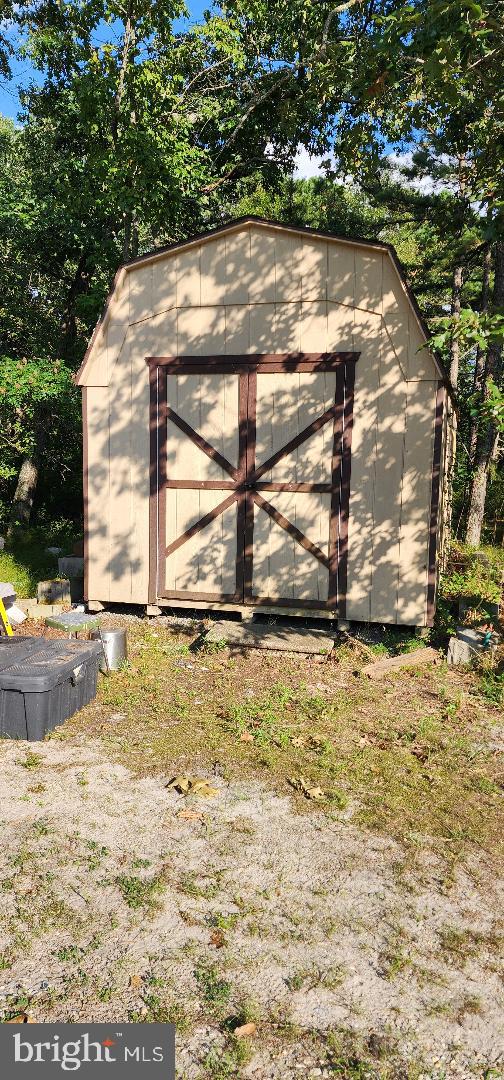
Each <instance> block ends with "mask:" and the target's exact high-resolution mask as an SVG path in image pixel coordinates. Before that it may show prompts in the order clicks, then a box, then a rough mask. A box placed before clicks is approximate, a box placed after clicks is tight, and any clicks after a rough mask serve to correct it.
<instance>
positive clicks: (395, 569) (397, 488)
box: [352, 338, 407, 623]
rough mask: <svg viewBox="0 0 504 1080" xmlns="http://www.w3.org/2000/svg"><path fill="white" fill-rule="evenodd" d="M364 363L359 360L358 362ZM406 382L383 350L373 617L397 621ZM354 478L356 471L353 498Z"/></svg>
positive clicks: (389, 352) (388, 350)
mask: <svg viewBox="0 0 504 1080" xmlns="http://www.w3.org/2000/svg"><path fill="white" fill-rule="evenodd" d="M359 363H360V361H359ZM406 390H407V384H406V383H405V382H404V381H403V380H402V379H401V377H400V372H399V370H398V366H397V361H396V357H395V355H394V352H393V350H392V349H391V348H390V347H387V342H386V338H384V347H383V349H382V354H381V362H380V383H379V387H378V417H377V453H376V486H375V499H374V545H373V579H372V591H371V610H370V618H371V621H372V622H385V623H393V622H395V621H396V617H397V589H398V573H399V529H400V515H401V482H402V472H403V456H404V440H405V413H406ZM354 489H355V480H354V476H353V471H352V494H353V491H354Z"/></svg>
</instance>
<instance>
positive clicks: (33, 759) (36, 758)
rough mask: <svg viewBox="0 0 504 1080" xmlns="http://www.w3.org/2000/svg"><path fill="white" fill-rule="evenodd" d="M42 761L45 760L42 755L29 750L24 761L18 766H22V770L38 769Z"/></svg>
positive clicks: (19, 762)
mask: <svg viewBox="0 0 504 1080" xmlns="http://www.w3.org/2000/svg"><path fill="white" fill-rule="evenodd" d="M42 761H43V758H41V756H40V754H34V753H33V750H27V751H26V756H25V758H24V760H23V761H18V762H17V764H18V765H21V768H22V769H38V767H39V765H41V764H42Z"/></svg>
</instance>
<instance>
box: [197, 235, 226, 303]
mask: <svg viewBox="0 0 504 1080" xmlns="http://www.w3.org/2000/svg"><path fill="white" fill-rule="evenodd" d="M200 269H201V303H202V304H225V302H226V293H227V274H226V247H225V244H223V243H222V241H221V240H212V241H209V242H208V243H206V244H202V245H201V255H200Z"/></svg>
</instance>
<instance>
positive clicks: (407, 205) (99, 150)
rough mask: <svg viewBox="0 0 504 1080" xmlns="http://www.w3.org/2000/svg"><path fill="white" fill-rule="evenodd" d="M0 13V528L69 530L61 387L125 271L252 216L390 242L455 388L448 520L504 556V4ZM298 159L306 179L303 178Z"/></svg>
mask: <svg viewBox="0 0 504 1080" xmlns="http://www.w3.org/2000/svg"><path fill="white" fill-rule="evenodd" d="M2 10H3V15H4V19H3V22H2V24H1V26H0V75H1V77H2V80H4V81H6V83H7V89H8V90H10V91H11V92H12V95H13V97H14V98H15V96H16V90H17V85H18V80H19V69H20V67H22V71H23V76H22V79H23V82H24V84H23V86H22V92H21V95H20V100H19V117H18V122H13V121H11V120H8V119H6V118H3V117H0V252H1V254H0V271H1V275H2V293H1V301H0V337H1V342H2V346H1V356H0V427H1V430H2V432H3V436H4V442H3V444H2V445H3V454H2V465H1V467H0V527H1V528H2V529H3V530H5V528H6V526H8V525H9V524H10V525H11V526H12V525H15V524H16V522H20V523H21V524H23V525H26V524H28V523H29V521H30V517H32V519H33V520H35V521H36V522H37V523H38V524H42V523H43V521H44V520H45V521H47V520H50V518H51V517H52V516H54V515H55V514H57V513H58V512H59V511H58V507H59V506H60V505H61V502H62V500H63V502H64V506H65V511H64V512H65V514H66V515H67V516H68V518H69V519H71V518H73V519H75V520H77V521H78V520H79V519H80V517H81V503H82V499H81V484H80V471H81V463H80V449H81V448H80V416H79V392H78V391H77V390H76V388H75V387H74V385H73V383H72V379H71V376H72V373H73V372H74V371H75V368H76V367H77V366H78V364H79V363H80V361H81V359H82V356H83V353H84V349H85V346H86V342H87V340H88V339H89V336H90V333H91V331H92V328H93V326H94V324H95V322H96V318H97V316H98V314H99V312H100V309H101V307H102V305H103V302H104V299H105V296H106V294H107V291H108V286H109V283H110V281H111V280H112V278H113V275H114V273H115V270H116V269H117V266H118V265H119V264H120V263H122V262H125V261H127V260H128V259H130V258H132V257H134V256H136V255H137V254H139V253H142V252H145V251H147V250H150V249H152V248H153V247H155V246H159V245H162V244H164V243H168V242H171V241H175V240H179V239H183V238H185V237H187V236H188V235H191V234H194V233H198V232H201V231H203V230H204V229H206V228H210V227H213V226H215V225H217V224H219V223H220V222H221V221H222V220H223V219H225V218H228V217H232V216H236V215H239V214H244V213H258V214H262V215H264V216H270V217H275V218H279V219H280V220H282V221H289V222H293V223H295V224H300V225H310V226H315V227H319V228H320V227H321V228H324V229H329V230H332V231H334V232H336V233H339V234H340V235H343V236H365V237H366V236H367V237H370V238H378V239H383V240H386V241H389V242H392V243H394V244H395V246H396V248H397V251H398V253H399V256H400V258H401V260H402V262H403V263H404V265H405V267H406V269H407V272H408V275H409V278H410V280H411V283H412V285H413V286H414V288H415V290H416V293H417V295H418V298H419V300H420V302H421V305H422V309H423V311H424V312H425V314H426V316H427V317H428V318H429V320H430V326H431V329H432V343H433V347H434V348H435V349H436V350H437V351H438V354H439V355H440V357H441V359H442V361H443V362H444V364H445V367H446V369H450V374H451V379H452V382H453V384H454V385H455V386H456V388H457V390H458V391H459V393H458V401H459V408H460V417H459V431H460V436H461V438H460V440H459V450H458V456H457V462H456V468H455V475H454V509H455V515H454V520H455V521H456V522H460V525H459V531H460V532H461V534H462V531H464V530H465V531H466V532H467V538H468V539H469V540H470V542H471V543H472V544H473V545H474V546H475V545H477V544H478V543H479V541H480V535H481V531H482V528H483V534H484V535H485V530H486V535H487V537H493V538H494V539H495V540H496V541H497V542H498V541H499V540H500V538H501V532H502V518H503V512H502V505H503V502H502V499H503V482H502V469H500V468H499V461H498V455H497V453H496V448H497V437H498V434H499V431H500V430H501V429H502V425H503V415H504V406H503V388H502V363H501V347H502V339H503V326H504V319H503V316H502V309H503V303H504V239H503V214H502V205H503V181H502V169H501V162H500V158H499V153H498V148H499V147H500V143H501V134H502V131H501V128H502V120H501V117H500V114H499V112H498V105H497V102H498V101H499V91H500V82H501V73H502V46H501V39H500V33H499V32H500V21H499V14H500V13H499V10H498V3H497V0H481V2H480V3H465V4H462V5H461V4H460V3H458V2H456V0H438V2H437V3H436V7H435V12H434V14H435V17H432V16H433V12H432V11H431V5H430V4H429V2H428V0H415V2H414V3H409V2H406V0H397V2H395V3H393V4H390V3H389V2H388V0H377V2H376V3H375V4H373V5H372V6H371V7H369V6H366V5H363V4H360V3H349V4H344V5H343V6H341V5H340V6H339V7H336V8H335V7H334V6H331V5H330V4H328V3H327V2H325V0H323V2H321V3H318V4H313V3H311V2H309V0H295V2H293V3H292V4H289V5H286V4H285V3H284V2H283V0H269V2H268V3H265V2H264V0H257V2H255V3H254V4H251V3H250V0H233V3H228V2H226V0H224V2H223V3H221V4H219V5H217V4H214V5H210V6H209V9H208V10H206V11H205V13H204V15H200V14H199V12H198V15H197V17H196V19H192V18H188V17H187V13H186V12H185V8H184V5H183V4H182V3H180V2H179V0H173V3H171V4H168V5H166V4H159V3H147V0H139V2H138V3H137V4H135V5H133V7H131V9H128V17H127V18H126V17H125V14H124V12H123V9H122V8H121V7H120V6H119V7H118V5H117V3H116V2H115V0H68V2H66V3H65V4H64V5H63V6H62V7H61V10H60V9H59V7H57V10H56V8H55V6H54V3H53V0H40V2H38V3H37V4H36V5H35V6H34V5H33V4H31V3H29V2H28V0H22V2H20V3H14V2H13V0H4V4H3V9H2ZM11 64H12V66H13V71H15V73H16V75H15V82H12V84H11V85H9V78H10V75H11V74H12V73H11V72H10V65H11ZM299 147H302V148H303V149H304V150H305V151H308V152H309V153H310V154H312V155H318V157H319V159H321V160H322V162H323V164H322V166H321V169H320V175H319V176H316V177H314V178H311V179H309V180H297V179H295V164H296V158H297V155H298V150H299ZM391 148H392V149H393V153H392V154H391ZM485 504H486V508H487V520H486V522H484V521H483V508H484V507H485ZM467 507H469V511H468V510H467Z"/></svg>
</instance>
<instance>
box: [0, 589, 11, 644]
mask: <svg viewBox="0 0 504 1080" xmlns="http://www.w3.org/2000/svg"><path fill="white" fill-rule="evenodd" d="M0 633H2V634H7V637H12V636H13V630H12V626H11V624H10V622H9V616H8V615H7V612H6V610H5V604H4V602H3V600H2V598H1V596H0Z"/></svg>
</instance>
